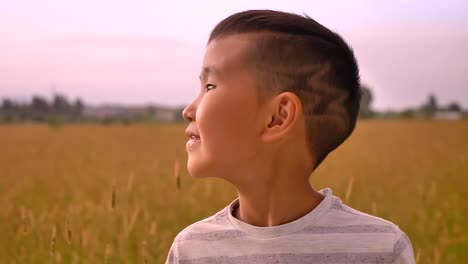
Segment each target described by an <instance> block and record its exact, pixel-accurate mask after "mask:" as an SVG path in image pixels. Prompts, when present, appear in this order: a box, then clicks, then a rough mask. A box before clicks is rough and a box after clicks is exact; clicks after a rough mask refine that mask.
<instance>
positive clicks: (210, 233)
mask: <svg viewBox="0 0 468 264" xmlns="http://www.w3.org/2000/svg"><path fill="white" fill-rule="evenodd" d="M231 229H233V228H232V227H231V225H230V223H229V219H228V213H227V208H223V209H222V210H220V211H218V212H217V213H215V214H213V215H212V216H210V217H207V218H205V219H202V220H200V221H197V222H195V223H192V224H190V225H189V226H187V227H185V228H184V229H183V230H182V231H180V232H179V233H178V234H177V236H176V238H175V239H174V240H175V241H178V242H183V241H197V240H204V241H209V240H215V239H216V238H219V236H230V235H233V234H231V233H232V232H231V231H234V230H231Z"/></svg>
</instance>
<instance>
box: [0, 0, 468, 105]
mask: <svg viewBox="0 0 468 264" xmlns="http://www.w3.org/2000/svg"><path fill="white" fill-rule="evenodd" d="M247 9H273V10H281V11H287V12H293V13H298V14H303V13H305V14H308V15H309V16H311V17H312V18H313V19H315V20H317V21H318V22H319V23H321V24H323V25H325V26H326V27H328V28H330V29H331V30H333V31H335V32H337V33H339V34H340V35H341V36H342V37H343V38H344V39H345V40H346V41H347V42H348V43H349V44H350V46H351V47H352V48H353V50H354V52H355V56H356V58H357V61H358V64H359V67H360V71H361V80H362V83H364V84H366V85H368V86H369V87H370V88H371V90H372V92H373V94H374V101H373V103H372V106H373V108H374V109H376V110H389V109H394V110H398V109H403V108H406V107H414V106H419V105H421V104H422V103H424V102H425V101H426V100H427V97H428V94H429V93H433V94H435V95H436V96H437V98H438V102H439V104H441V105H443V104H448V103H450V102H452V101H456V102H459V103H460V104H461V105H462V106H463V107H464V108H468V52H467V50H466V49H467V47H468V1H455V0H452V1H451V0H447V1H415V0H413V1H412V0H407V1H400V0H396V1H395V0H394V1H376V0H367V1H365V0H361V1H353V0H348V1H346V0H343V1H330V0H327V1H325V0H322V1H311V0H304V1H299V0H298V1H294V0H288V1H275V0H250V1H247V0H236V1H219V0H218V1H203V0H199V1H175V0H174V1H160V0H153V1H149V0H80V1H78V0H77V1H70V0H41V1H39V0H36V1H34V0H29V1H25V0H0V98H3V97H10V98H14V99H16V100H23V101H25V100H29V99H30V98H31V96H32V95H42V96H44V97H47V98H50V97H51V96H52V94H53V93H62V94H65V95H66V96H68V97H69V98H76V97H80V98H82V99H83V100H84V101H85V103H88V104H101V103H114V104H130V105H138V104H140V105H143V104H150V103H152V104H160V105H168V106H169V105H172V106H180V105H185V104H187V103H189V102H191V101H192V100H193V98H195V96H196V95H197V93H198V91H199V85H200V84H199V79H198V76H199V73H200V68H201V63H202V60H203V54H204V50H205V44H206V41H207V39H208V36H209V33H210V31H211V29H212V28H213V27H214V26H215V25H216V24H217V23H218V22H219V21H221V20H222V19H224V18H225V17H227V16H229V15H231V14H233V13H235V12H239V11H243V10H247Z"/></svg>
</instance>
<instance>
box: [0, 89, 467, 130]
mask: <svg viewBox="0 0 468 264" xmlns="http://www.w3.org/2000/svg"><path fill="white" fill-rule="evenodd" d="M361 92H362V93H361V104H360V108H359V118H361V119H369V118H434V117H438V116H439V117H442V118H461V117H468V114H467V113H466V112H463V109H462V108H461V106H460V105H459V104H458V103H456V102H452V103H450V104H448V105H446V106H440V105H439V104H438V101H437V98H436V96H435V95H434V94H429V96H428V98H427V100H426V102H424V103H423V104H422V105H420V106H419V107H414V108H408V109H404V110H402V111H386V112H378V111H375V110H374V109H373V108H372V102H373V100H374V96H373V93H372V91H371V89H370V88H369V87H368V86H366V85H362V86H361ZM183 109H184V107H179V108H175V109H174V108H168V107H156V106H140V107H126V106H106V105H104V106H98V107H87V106H85V104H84V102H83V101H82V100H81V99H80V98H76V99H74V100H69V99H68V98H67V97H66V96H65V95H63V94H60V93H56V94H54V95H53V96H52V98H51V100H47V99H46V98H44V97H42V96H39V95H34V96H33V97H32V98H31V100H30V101H29V102H18V101H15V100H13V99H9V98H3V99H2V100H1V105H0V123H17V122H25V121H26V122H27V121H32V122H47V123H51V124H55V123H68V122H83V121H87V122H100V123H103V124H109V123H114V122H123V123H134V122H181V121H183V117H182V111H183Z"/></svg>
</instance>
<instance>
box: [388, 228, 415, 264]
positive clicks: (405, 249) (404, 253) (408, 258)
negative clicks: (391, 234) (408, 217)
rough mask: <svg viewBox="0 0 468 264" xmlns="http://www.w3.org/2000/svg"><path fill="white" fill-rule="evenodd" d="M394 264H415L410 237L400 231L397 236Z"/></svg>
mask: <svg viewBox="0 0 468 264" xmlns="http://www.w3.org/2000/svg"><path fill="white" fill-rule="evenodd" d="M393 256H394V257H393V262H392V263H393V264H414V263H416V261H415V259H414V253H413V246H412V245H411V241H410V240H409V238H408V236H407V235H406V234H405V233H404V232H402V231H401V230H400V232H398V233H397V234H396V242H395V245H394V248H393Z"/></svg>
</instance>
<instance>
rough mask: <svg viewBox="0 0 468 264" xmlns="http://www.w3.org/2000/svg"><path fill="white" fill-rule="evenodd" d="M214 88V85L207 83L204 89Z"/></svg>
mask: <svg viewBox="0 0 468 264" xmlns="http://www.w3.org/2000/svg"><path fill="white" fill-rule="evenodd" d="M214 88H216V85H214V84H210V83H207V84H206V86H205V89H206V91H209V90H211V89H214Z"/></svg>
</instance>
